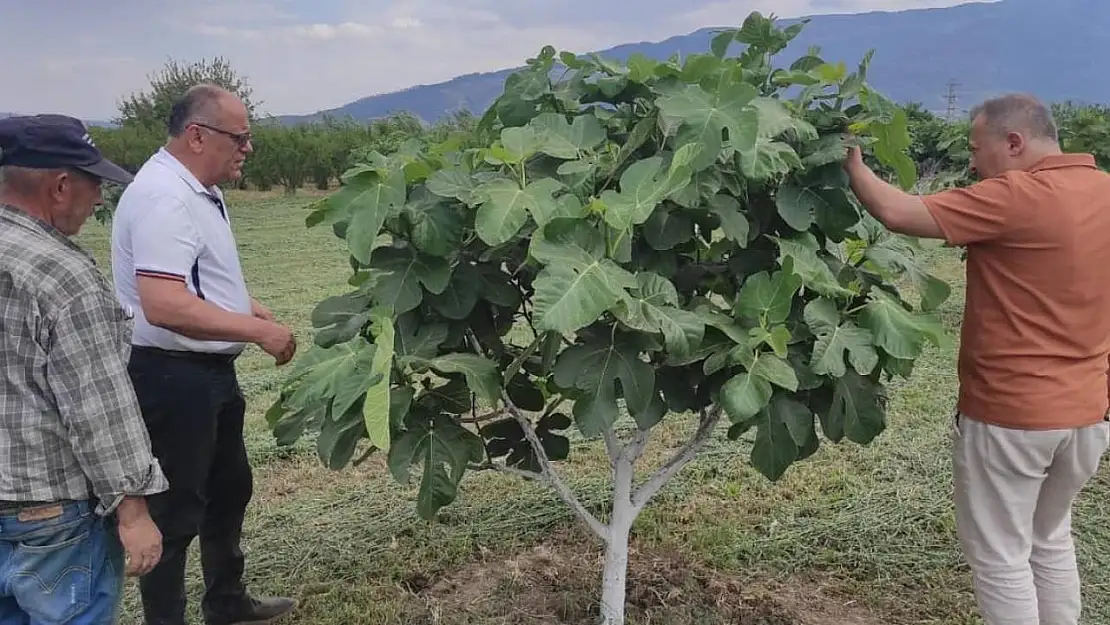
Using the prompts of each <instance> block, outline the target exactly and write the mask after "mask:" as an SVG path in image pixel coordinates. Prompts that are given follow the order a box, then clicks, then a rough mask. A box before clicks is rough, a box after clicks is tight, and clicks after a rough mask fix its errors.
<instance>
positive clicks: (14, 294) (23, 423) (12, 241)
mask: <svg viewBox="0 0 1110 625" xmlns="http://www.w3.org/2000/svg"><path fill="white" fill-rule="evenodd" d="M129 317H130V315H128V314H126V313H125V311H123V310H122V309H121V308H120V306H119V304H118V303H117V302H116V299H115V296H114V294H113V292H112V289H111V287H110V285H109V284H108V281H107V279H106V278H105V277H104V276H103V275H102V274H101V273H100V271H99V269H97V267H96V262H95V261H94V260H93V258H92V257H91V256H90V255H89V254H88V253H86V252H85V251H84V250H82V249H81V248H80V247H78V246H77V245H76V244H75V243H73V242H72V241H70V240H69V239H68V238H67V237H65V236H64V235H63V234H61V233H60V232H59V231H57V230H55V229H54V228H52V227H51V226H49V225H47V224H45V223H43V222H42V221H39V220H37V219H35V218H33V217H31V216H30V215H27V214H26V213H24V212H21V211H19V210H18V209H15V208H13V207H10V206H6V205H3V204H0V501H3V502H24V501H26V502H36V503H42V502H55V501H62V500H88V499H90V498H92V499H96V500H98V501H97V503H98V505H97V513H98V514H101V515H107V514H109V513H111V512H113V511H114V510H115V508H116V506H118V505H119V503H120V501H121V500H122V499H123V497H124V496H143V495H152V494H155V493H158V492H161V491H164V490H166V489H167V488H169V484H168V482H167V481H166V477H165V475H163V473H162V469H161V467H160V466H159V464H158V461H157V460H156V459H155V458H154V456H153V454H152V453H151V450H150V438H149V436H148V435H147V431H146V426H145V424H144V423H143V420H142V417H141V415H140V413H139V406H138V401H137V400H136V398H135V392H134V390H133V389H132V386H131V380H130V377H129V376H128V373H127V361H128V358H129V357H130V333H131V331H130V319H129Z"/></svg>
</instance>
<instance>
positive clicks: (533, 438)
mask: <svg viewBox="0 0 1110 625" xmlns="http://www.w3.org/2000/svg"><path fill="white" fill-rule="evenodd" d="M501 399H502V401H504V402H505V407H506V408H507V409H508V411H509V413H510V414H512V415H513V417H515V418H516V420H517V423H519V424H520V429H522V430H524V437H525V438H527V439H528V442H529V443H530V444H531V445H532V450H533V451H534V452H535V454H536V459H537V460H539V463H540V467H541V469H542V470H543V477H544V478H545V480H546V481H547V482H548V483H549V484H550V485H551V488H553V489H554V490H555V492H556V493H558V495H559V497H560V498H562V500H563V501H564V502H565V503H566V504H567V505H568V506H570V507H571V509H572V510H574V512H575V514H577V515H578V518H580V519H582V521H584V522H585V523H586V525H588V526H589V527H590V529H591V530H593V532H594V533H595V534H597V536H598V537H599V538H601V539H602V540H604V541H606V542H608V540H609V528H608V527H606V526H605V525H604V524H603V523H602V522H601V521H598V520H597V517H595V516H594V515H593V514H590V511H589V510H587V509H586V507H585V506H583V505H582V502H580V501H578V497H576V496H575V495H574V491H572V490H571V489H570V488H569V487H568V486H567V485H566V484H565V483H564V482H563V480H562V478H560V477H559V474H558V473H556V472H555V469H554V468H553V467H552V466H551V460H550V459H548V457H547V452H546V451H545V450H544V448H543V443H542V442H540V437H539V436H537V435H536V430H535V428H533V427H532V422H531V421H529V420H528V417H526V416H525V415H524V413H523V412H521V411H520V409H519V408H517V407H516V404H514V403H513V400H511V399H509V394H508V393H507V392H505V389H501Z"/></svg>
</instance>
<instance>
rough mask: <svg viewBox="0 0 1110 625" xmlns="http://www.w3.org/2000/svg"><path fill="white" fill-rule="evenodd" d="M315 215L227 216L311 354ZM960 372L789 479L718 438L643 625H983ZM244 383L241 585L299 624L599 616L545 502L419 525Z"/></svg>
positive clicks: (1093, 578) (1087, 512) (325, 271)
mask: <svg viewBox="0 0 1110 625" xmlns="http://www.w3.org/2000/svg"><path fill="white" fill-rule="evenodd" d="M309 199H310V195H309V193H308V192H305V193H303V194H301V195H299V196H298V197H296V198H287V197H284V196H282V195H281V194H280V193H271V194H259V193H250V194H243V193H232V194H230V202H229V204H230V210H231V214H232V216H233V220H234V228H235V231H236V236H237V238H238V241H239V245H240V250H241V254H242V257H243V266H244V271H245V272H246V276H247V281H248V283H249V284H250V286H251V289H252V292H253V294H254V295H255V296H256V297H257V298H258V299H260V300H261V301H262V302H264V303H265V304H267V305H268V306H270V307H271V308H272V309H273V310H274V312H275V313H276V314H277V316H278V317H279V318H280V319H281V320H283V321H284V322H286V323H289V324H292V325H293V327H295V328H296V331H297V336H298V338H299V340H300V341H301V343H302V344H308V343H309V342H310V341H311V328H310V324H309V315H310V312H311V310H312V306H313V305H314V304H315V303H316V302H317V301H319V300H320V299H321V298H323V297H326V296H328V295H330V294H335V293H339V292H342V291H343V290H345V288H346V287H345V284H344V283H345V280H346V278H347V275H348V273H347V272H348V268H347V265H346V261H345V256H344V254H343V253H342V251H341V250H342V247H341V243H340V242H339V241H338V240H336V239H335V238H334V237H333V236H332V234H331V232H330V230H329V229H327V228H320V229H314V230H305V228H304V226H303V217H304V215H305V212H304V210H303V206H304V204H305V203H306V202H307V201H308V200H309ZM81 239H82V242H83V243H85V244H86V245H87V246H88V247H89V248H90V249H91V250H92V251H93V252H94V254H95V255H96V256H97V257H98V258H99V259H100V260H101V262H102V263H104V265H105V268H107V262H108V252H107V233H106V230H105V229H104V228H102V227H100V226H99V225H98V224H90V225H89V226H87V227H86V230H85V231H84V233H83V234H82V237H81ZM931 262H932V263H933V266H934V270H935V271H936V272H937V273H939V274H941V275H942V277H944V278H946V279H948V280H950V281H952V283H953V284H954V285H955V287H956V288H955V291H954V293H953V296H952V298H951V299H950V301H949V302H948V303H947V304H946V305H945V307H944V308H943V310H942V314H943V316H944V318H945V321H946V323H947V324H948V325H949V327H952V328H955V327H957V326H958V323H959V319H960V311H961V306H962V297H963V293H962V287H961V286H960V285H961V280H960V278H961V272H962V267H961V265H960V263H959V260H958V259H957V257H956V255H955V253H954V252H952V251H949V250H937V251H935V252H933V254H932V259H931ZM954 362H955V353H954V350H953V349H946V350H932V351H930V352H929V353H928V354H927V355H926V356H925V357H924V358H923V359H922V360H921V361H920V363H919V365H918V367H917V370H916V372H915V374H914V376H913V378H912V380H911V381H910V382H909V383H907V384H904V385H901V386H900V387H899V388H897V389H894V391H893V400H892V403H891V408H890V423H889V427H888V430H887V431H886V432H885V433H884V434H883V435H882V436H881V437H880V438H879V439H878V440H877V441H876V443H875V444H873V445H872V446H870V447H868V448H860V447H858V446H854V445H851V444H844V445H841V446H833V445H828V444H826V445H825V446H824V447H823V448H822V450H821V451H820V452H819V453H818V454H817V455H816V456H815V457H813V458H811V459H810V460H807V461H805V462H803V463H800V464H797V465H795V466H794V467H793V468H792V469H791V470H790V471H789V472H788V474H787V475H786V476H785V477H784V478H783V479H782V480H781V481H780V482H778V483H776V484H771V483H768V482H767V481H766V480H765V479H763V478H762V477H760V476H759V475H757V474H756V473H755V471H754V470H752V469H751V468H750V466H749V465H748V461H747V453H748V452H749V449H750V448H749V446H748V444H746V443H730V442H728V441H727V440H726V439H724V438H723V437H721V438H719V439H718V440H717V441H716V442H715V443H714V444H713V445H712V446H711V447H710V448H709V449H708V450H707V451H706V453H705V454H703V455H702V456H701V457H700V458H699V459H698V460H697V461H695V462H694V463H692V464H691V465H690V466H689V467H687V469H686V470H685V471H683V472H682V473H681V474H679V476H678V477H677V478H676V479H675V481H674V482H672V483H671V485H670V486H669V487H668V488H667V489H665V490H664V491H663V492H662V493H661V494H660V496H659V497H658V498H657V499H656V500H655V502H654V503H653V504H652V505H651V506H650V507H649V508H648V509H647V510H646V511H645V512H644V514H643V515H642V516H641V518H640V519H639V521H638V522H637V524H636V526H635V528H634V551H633V556H632V565H631V575H630V580H629V583H630V594H629V602H630V604H631V606H632V607H631V610H630V616H631V617H632V621H633V622H634V623H638V624H640V625H645V624H647V623H673V624H676V625H683V624H686V623H690V624H693V623H717V622H722V623H723V622H729V623H748V622H750V623H757V622H758V623H783V624H786V623H811V624H814V625H817V624H821V625H823V624H825V623H861V624H862V623H892V624H894V623H903V624H911V623H913V624H916V623H937V624H942V625H970V624H972V623H976V622H977V621H976V619H975V618H974V617H973V614H974V603H973V600H972V597H971V594H970V586H969V580H968V574H967V571H966V568H965V567H964V565H963V562H962V560H961V558H960V554H959V551H958V548H957V545H956V542H955V535H954V521H953V515H952V510H951V503H950V493H951V486H950V477H951V470H950V461H949V454H948V449H947V444H948V436H949V427H950V419H951V414H952V406H953V399H954V392H955V388H956V386H955V385H956V380H955V375H954V371H953V366H954ZM239 371H240V375H241V379H242V384H243V387H244V389H245V391H246V392H247V394H248V396H249V399H250V408H249V410H250V415H249V424H248V430H247V434H246V438H247V444H248V447H249V450H250V454H251V458H252V462H253V464H254V466H255V468H256V495H255V500H254V503H253V505H252V507H251V509H250V513H249V518H248V519H247V528H246V536H245V543H246V544H245V548H246V551H247V553H248V571H249V573H248V574H249V577H250V583H251V586H252V587H253V589H254V590H255V591H257V592H262V593H285V594H291V595H293V596H296V597H297V598H299V599H300V600H301V603H302V605H301V608H300V610H299V611H298V613H297V615H296V616H295V617H294V618H292V619H290V620H289V621H288V622H289V623H291V624H293V623H296V624H310V623H311V624H318V625H339V624H344V625H345V624H356V623H367V624H371V623H373V624H376V623H383V624H392V623H398V624H400V623H406V624H407V623H429V624H430V623H444V624H448V623H450V624H462V623H468V624H475V625H485V624H492V623H499V624H500V623H520V624H525V625H531V624H538V623H561V622H568V623H586V622H589V621H588V615H589V613H590V610H591V609H593V607H594V603H595V601H596V597H595V593H596V590H597V588H598V585H597V580H598V577H599V575H600V563H599V560H598V558H599V551H600V550H599V545H598V544H597V543H596V541H594V540H593V539H592V538H591V537H590V536H589V535H588V534H587V532H586V531H584V530H583V529H581V528H580V527H579V526H578V525H577V524H575V522H574V520H573V518H572V516H571V514H570V513H569V512H568V510H567V509H566V508H565V507H564V506H563V505H562V504H561V503H560V502H558V501H557V500H556V499H555V497H554V496H553V495H551V494H550V493H548V492H547V491H546V490H544V489H542V488H541V487H539V486H537V485H533V484H528V483H523V482H521V481H519V480H516V479H515V478H511V477H508V476H502V475H486V474H482V475H475V476H471V477H469V478H468V479H467V480H466V481H465V482H464V485H463V489H462V492H461V494H460V497H459V499H458V501H457V503H455V504H453V505H452V506H450V507H449V508H447V509H445V510H444V512H443V515H442V518H441V519H440V520H439V521H438V522H436V523H426V522H424V521H422V520H420V519H419V518H418V517H417V516H416V514H415V506H414V489H413V488H412V487H408V486H401V485H398V484H396V483H395V482H394V481H393V480H392V478H391V477H389V475H388V474H387V472H386V471H385V470H384V467H383V466H382V464H381V461H380V459H377V458H374V459H371V460H370V461H368V462H367V463H365V464H364V465H363V466H361V467H359V468H354V469H347V470H344V471H341V472H332V471H329V470H327V469H324V468H322V467H321V466H320V465H319V462H318V460H317V459H316V457H315V455H314V449H313V447H312V444H311V442H310V441H303V442H301V443H299V444H298V445H296V446H295V447H294V448H292V449H278V448H277V447H276V445H275V444H274V442H273V439H272V437H271V436H270V433H269V431H268V430H267V429H266V426H265V423H264V421H263V419H262V413H263V412H264V411H265V410H266V408H267V407H268V406H269V404H270V402H272V401H273V398H274V395H275V392H276V388H277V387H278V385H279V384H280V382H281V379H282V376H283V372H282V371H280V370H276V369H275V368H274V367H273V364H272V361H268V360H267V358H265V357H264V355H263V354H262V353H261V352H260V351H259V350H257V349H255V348H252V349H251V350H250V351H249V352H248V354H247V355H246V356H245V357H244V358H243V359H242V360H241V362H240V365H239ZM688 427H689V424H688V423H685V422H683V421H682V420H680V419H676V420H675V422H673V423H669V424H668V425H666V426H665V427H663V428H661V430H660V432H659V434H658V435H657V437H656V440H655V441H653V443H652V445H651V447H650V448H649V451H648V453H647V454H646V456H645V460H644V463H646V464H647V465H652V464H655V463H658V462H661V461H662V460H663V459H664V458H665V457H666V455H667V453H668V452H669V451H670V450H672V449H673V448H674V447H676V446H677V445H678V444H679V443H680V442H681V441H682V436H683V435H684V434H685V433H686V432H687V431H688ZM573 443H574V449H573V451H572V457H573V458H574V460H575V462H574V463H573V464H568V465H567V466H564V467H561V469H562V470H563V471H564V473H565V475H566V476H567V479H568V481H569V482H570V483H571V484H572V485H573V487H574V488H575V489H576V490H577V491H578V492H579V493H580V496H581V497H582V498H583V500H584V501H585V502H586V503H587V505H588V506H590V507H591V508H594V509H595V510H598V511H599V513H600V514H603V509H602V508H601V507H600V506H602V505H603V503H604V501H605V500H606V498H607V496H608V490H607V485H606V479H605V469H606V460H605V458H604V452H603V451H602V450H601V449H600V448H599V446H598V445H597V444H595V443H592V442H588V441H583V440H580V439H575V440H574V441H573ZM649 469H650V466H646V467H644V471H647V470H649ZM1108 494H1110V471H1108V470H1106V469H1104V470H1103V471H1102V472H1100V474H1099V475H1098V476H1097V478H1096V479H1095V480H1094V481H1093V482H1092V484H1091V485H1090V486H1089V488H1088V489H1087V490H1086V491H1085V492H1084V493H1083V495H1082V497H1081V500H1080V502H1079V504H1078V505H1077V511H1076V529H1077V536H1078V545H1079V553H1080V560H1081V565H1082V567H1083V573H1084V596H1085V602H1086V621H1085V622H1086V623H1090V624H1092V625H1093V624H1098V623H1110V598H1108V592H1107V591H1108V588H1107V584H1106V583H1105V582H1104V581H1103V578H1104V575H1103V573H1104V572H1105V571H1107V570H1108V568H1107V566H1108V559H1110V529H1108V528H1107V527H1106V524H1105V523H1104V522H1103V520H1104V519H1105V518H1106V515H1105V512H1106V510H1105V506H1106V504H1105V503H1104V502H1105V501H1107V495H1108ZM195 560H196V558H194V562H193V563H192V565H191V569H192V570H191V578H190V593H191V597H192V598H193V601H192V608H193V610H194V613H195V610H196V604H197V597H198V593H199V591H200V588H201V582H200V576H199V571H198V570H197V567H196V563H195ZM136 595H137V593H136V592H135V588H134V583H133V582H132V583H130V584H129V590H128V597H127V600H126V606H125V615H124V617H123V620H122V622H123V623H141V618H140V617H139V616H138V612H137V610H136V599H137V596H136ZM194 618H195V619H196V620H195V621H194V622H196V623H200V622H201V621H200V619H199V616H196V617H194ZM853 619H855V620H853Z"/></svg>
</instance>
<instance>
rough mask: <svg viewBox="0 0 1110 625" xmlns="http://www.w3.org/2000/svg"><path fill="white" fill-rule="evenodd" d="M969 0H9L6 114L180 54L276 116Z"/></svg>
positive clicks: (72, 101)
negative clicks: (479, 77)
mask: <svg viewBox="0 0 1110 625" xmlns="http://www.w3.org/2000/svg"><path fill="white" fill-rule="evenodd" d="M966 1H967V0H678V1H675V0H0V16H2V17H0V47H2V49H3V57H2V59H3V60H2V61H0V85H2V87H0V111H14V112H20V113H27V112H47V111H49V112H58V113H67V114H70V115H77V116H80V117H83V118H86V119H108V118H111V117H113V116H114V115H115V113H116V105H117V103H118V101H119V98H120V97H122V96H123V95H126V94H128V93H130V92H133V91H136V90H141V89H143V88H145V87H146V85H147V84H148V82H147V77H148V76H149V75H150V74H151V73H153V72H156V71H157V70H158V69H160V68H161V67H162V65H163V63H164V62H165V61H166V59H167V58H170V57H173V58H176V59H178V60H181V61H189V60H195V59H199V58H202V57H209V58H211V57H213V56H216V55H222V56H225V57H227V58H228V59H230V61H231V63H232V65H233V67H234V68H235V69H236V70H237V71H239V72H240V73H241V74H245V75H246V76H247V77H248V79H249V82H250V84H251V86H252V87H253V89H254V92H255V99H256V100H260V101H262V109H263V110H264V111H265V112H269V113H275V114H284V113H310V112H315V111H317V110H320V109H325V108H331V107H335V106H340V105H343V104H346V103H347V102H350V101H352V100H356V99H358V98H361V97H365V96H368V95H373V94H376V93H385V92H389V91H395V90H397V89H402V88H405V87H408V86H412V85H414V84H430V83H435V82H440V81H443V80H447V79H449V78H452V77H454V76H457V75H459V74H465V73H471V72H482V71H491V70H497V69H502V68H506V67H513V66H516V65H520V64H522V62H523V61H524V60H525V59H527V58H528V57H530V56H532V55H534V54H535V53H536V52H537V51H538V50H539V48H540V47H541V46H542V45H543V44H548V43H550V44H552V45H554V46H555V47H556V48H558V49H559V50H573V51H576V52H586V51H590V50H598V49H603V48H607V47H610V46H613V45H617V44H621V43H627V42H632V41H645V40H646V41H655V40H659V39H664V38H666V37H669V36H673V35H680V34H686V33H688V32H690V31H693V30H696V29H698V28H702V27H706V26H731V25H737V24H739V22H741V21H742V20H743V18H744V16H746V15H747V14H748V13H749V12H750V11H752V10H760V11H763V12H764V13H769V12H771V11H773V12H774V13H775V14H776V15H778V16H780V17H794V16H799V15H809V14H817V13H855V12H860V11H867V10H902V9H912V8H924V7H942V6H951V5H955V4H961V3H963V2H966Z"/></svg>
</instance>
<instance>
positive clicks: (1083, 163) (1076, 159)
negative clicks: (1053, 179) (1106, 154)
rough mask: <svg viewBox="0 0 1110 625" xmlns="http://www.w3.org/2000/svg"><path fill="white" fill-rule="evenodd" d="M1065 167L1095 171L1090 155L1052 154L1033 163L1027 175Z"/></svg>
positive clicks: (1093, 159) (1093, 160) (1093, 161)
mask: <svg viewBox="0 0 1110 625" xmlns="http://www.w3.org/2000/svg"><path fill="white" fill-rule="evenodd" d="M1065 167H1088V168H1090V169H1095V168H1096V165H1095V157H1094V156H1092V155H1090V154H1052V155H1049V156H1046V157H1044V158H1042V159H1041V160H1039V161H1037V162H1036V163H1033V166H1032V167H1030V168H1029V170H1028V171H1029V173H1036V172H1038V171H1045V170H1046V169H1063V168H1065Z"/></svg>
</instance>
